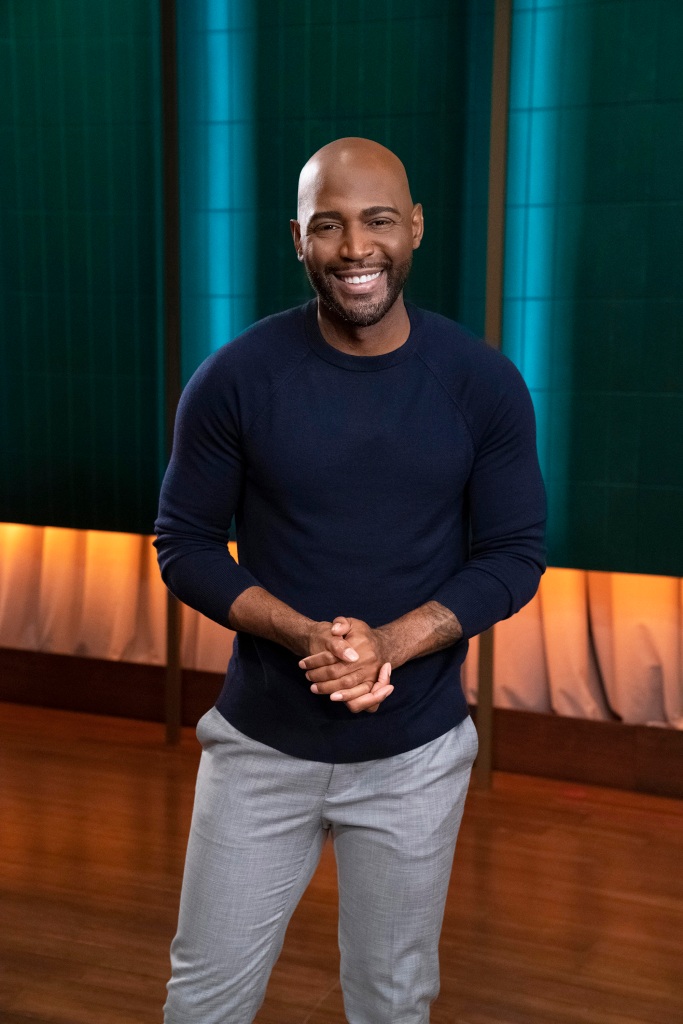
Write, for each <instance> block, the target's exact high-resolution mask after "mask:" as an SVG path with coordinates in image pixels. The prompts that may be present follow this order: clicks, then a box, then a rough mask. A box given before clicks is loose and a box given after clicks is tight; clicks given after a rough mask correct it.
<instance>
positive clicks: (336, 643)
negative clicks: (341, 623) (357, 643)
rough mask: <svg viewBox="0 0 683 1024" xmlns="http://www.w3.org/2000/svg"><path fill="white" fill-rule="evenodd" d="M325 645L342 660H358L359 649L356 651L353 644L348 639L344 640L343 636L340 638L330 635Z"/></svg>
mask: <svg viewBox="0 0 683 1024" xmlns="http://www.w3.org/2000/svg"><path fill="white" fill-rule="evenodd" d="M325 646H326V648H327V650H328V651H330V653H331V654H334V656H335V658H339V660H340V661H358V657H359V655H358V651H355V650H354V649H353V647H352V646H351V644H347V642H346V640H342V639H341V637H340V638H339V639H335V638H334V637H330V639H329V640H328V641H327V642H326V643H325Z"/></svg>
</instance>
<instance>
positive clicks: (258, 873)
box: [164, 708, 477, 1024]
mask: <svg viewBox="0 0 683 1024" xmlns="http://www.w3.org/2000/svg"><path fill="white" fill-rule="evenodd" d="M197 737H198V739H199V741H200V743H201V745H202V757H201V762H200V766H199V773H198V775H197V789H196V794H195V805H194V812H193V817H192V827H191V830H190V839H189V844H188V849H187V858H186V862H185V874H184V879H183V888H182V895H181V900H180V918H179V923H178V932H177V934H176V936H175V938H174V940H173V943H172V945H171V964H172V977H171V980H170V981H169V983H168V999H167V1002H166V1006H165V1008H164V1009H165V1016H164V1021H165V1024H250V1022H251V1021H253V1019H254V1017H255V1016H256V1013H257V1011H258V1009H259V1007H260V1005H261V1003H262V1002H263V998H264V995H265V990H266V985H267V983H268V978H269V976H270V972H271V970H272V968H273V965H274V963H275V961H276V960H277V957H278V955H279V953H280V950H281V948H282V943H283V941H284V936H285V930H286V928H287V924H288V922H289V919H290V917H291V916H292V914H293V912H294V909H295V907H296V905H297V903H298V902H299V900H300V899H301V896H302V895H303V892H304V890H305V889H306V886H307V885H308V883H309V881H310V879H311V877H312V875H313V873H314V871H315V868H316V866H317V864H318V860H319V858H320V853H321V851H322V847H323V843H324V841H325V838H326V836H327V835H328V834H329V835H331V837H332V839H333V842H334V852H335V858H336V862H337V873H338V882H339V949H340V953H341V982H342V990H343V995H344V1007H345V1011H346V1015H347V1019H348V1021H349V1022H350V1024H427V1022H428V1021H429V1006H430V1003H431V1002H432V1001H433V1000H434V999H435V998H436V995H437V993H438V991H439V961H438V943H439V934H440V932H441V924H442V921H443V912H444V905H445V902H446V893H447V889H448V881H449V877H450V872H451V865H452V861H453V853H454V850H455V841H456V838H457V834H458V828H459V826H460V820H461V817H462V812H463V808H464V803H465V796H466V793H467V786H468V782H469V777H470V770H471V767H472V762H473V760H474V757H475V754H476V750H477V736H476V731H475V728H474V725H473V724H472V721H471V719H469V718H467V719H465V721H464V722H461V723H460V725H458V726H456V728H455V729H452V730H451V731H450V732H447V733H446V734H445V735H443V736H441V737H439V738H438V739H436V740H433V741H432V742H431V743H426V744H425V745H424V746H421V747H418V748H416V749H415V750H410V751H408V752H407V753H405V754H398V755H397V756H395V757H389V758H383V759H380V760H376V761H362V762H357V763H353V764H335V765H332V764H325V763H323V762H319V761H305V760H302V759H300V758H296V757H290V756H289V755H287V754H282V753H280V752H279V751H277V750H273V749H272V748H271V747H267V746H265V745H264V744H262V743H258V742H257V741H256V740H252V739H249V738H248V737H246V736H244V735H243V734H242V733H240V732H238V731H237V730H236V729H234V728H233V727H232V726H231V725H230V724H229V723H228V722H226V720H225V719H224V718H223V717H222V715H221V714H220V713H219V712H218V711H217V710H216V709H215V708H212V709H211V711H209V712H208V713H207V714H206V715H204V717H203V718H202V719H201V721H200V722H199V725H198V726H197Z"/></svg>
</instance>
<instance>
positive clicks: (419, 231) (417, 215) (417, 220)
mask: <svg viewBox="0 0 683 1024" xmlns="http://www.w3.org/2000/svg"><path fill="white" fill-rule="evenodd" d="M410 222H411V224H412V228H413V249H419V248H420V242H421V241H422V236H423V234H424V230H425V222H424V214H423V212H422V203H415V206H414V207H413V212H412V215H411V217H410Z"/></svg>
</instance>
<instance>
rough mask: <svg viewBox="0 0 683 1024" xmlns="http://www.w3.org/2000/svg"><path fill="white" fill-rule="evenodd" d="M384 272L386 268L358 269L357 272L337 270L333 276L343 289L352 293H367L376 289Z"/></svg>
mask: <svg viewBox="0 0 683 1024" xmlns="http://www.w3.org/2000/svg"><path fill="white" fill-rule="evenodd" d="M383 274H384V268H383V267H380V269H379V270H365V271H356V272H355V273H352V272H349V271H346V272H345V273H344V272H343V271H337V272H336V273H335V274H334V275H333V276H334V278H335V280H336V281H338V282H339V284H340V285H341V286H342V291H345V292H346V293H347V294H351V295H365V294H367V293H368V292H372V291H374V289H375V287H376V284H377V282H378V281H379V279H380V278H381V277H382V276H383Z"/></svg>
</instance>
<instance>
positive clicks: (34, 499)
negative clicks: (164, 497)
mask: <svg viewBox="0 0 683 1024" xmlns="http://www.w3.org/2000/svg"><path fill="white" fill-rule="evenodd" d="M158 38H159V27H158V17H157V4H156V2H154V0H97V2H96V3H95V2H93V3H88V2H86V0H3V2H2V4H0V104H1V113H0V196H1V200H2V203H1V206H2V210H1V213H0V216H1V225H2V252H1V255H0V260H1V261H2V266H1V270H0V276H1V280H0V321H1V326H0V345H1V359H2V373H1V374H0V519H2V520H4V521H11V522H23V523H33V524H43V525H45V524H48V525H57V526H69V527H82V528H96V529H104V530H123V531H132V532H145V533H150V532H151V531H152V526H153V522H154V516H155V509H156V502H157V494H158V487H159V480H160V473H161V470H162V464H163V454H164V453H163V438H162V381H161V358H160V317H159V311H160V303H159V280H160V275H159V271H160V260H159V239H160V231H159V182H160V151H159V130H158V125H159V110H160V86H159V53H158V50H159V43H158Z"/></svg>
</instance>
